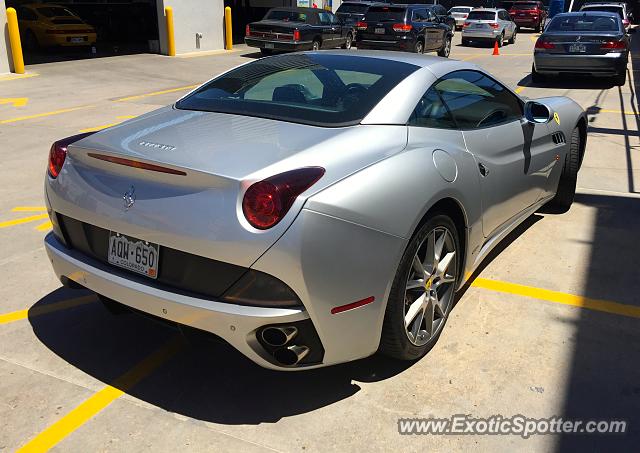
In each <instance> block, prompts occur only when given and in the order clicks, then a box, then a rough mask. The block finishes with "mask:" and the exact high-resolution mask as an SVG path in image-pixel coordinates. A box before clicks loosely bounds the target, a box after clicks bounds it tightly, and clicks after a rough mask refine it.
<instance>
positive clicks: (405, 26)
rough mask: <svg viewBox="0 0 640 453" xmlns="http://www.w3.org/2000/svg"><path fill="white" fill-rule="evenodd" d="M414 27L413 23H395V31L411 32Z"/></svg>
mask: <svg viewBox="0 0 640 453" xmlns="http://www.w3.org/2000/svg"><path fill="white" fill-rule="evenodd" d="M412 28H413V27H412V26H411V24H393V31H397V32H400V33H409V32H410V31H411V29H412Z"/></svg>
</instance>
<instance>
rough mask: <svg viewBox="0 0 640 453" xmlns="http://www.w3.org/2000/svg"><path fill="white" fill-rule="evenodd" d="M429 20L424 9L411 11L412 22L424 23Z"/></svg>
mask: <svg viewBox="0 0 640 453" xmlns="http://www.w3.org/2000/svg"><path fill="white" fill-rule="evenodd" d="M428 18H429V15H428V14H427V11H426V10H424V9H414V10H413V19H412V20H413V22H425V21H427V19H428Z"/></svg>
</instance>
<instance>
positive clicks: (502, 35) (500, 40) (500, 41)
mask: <svg viewBox="0 0 640 453" xmlns="http://www.w3.org/2000/svg"><path fill="white" fill-rule="evenodd" d="M496 42H497V43H498V47H502V45H503V44H504V32H502V34H501V35H500V36H498V37H497V38H496Z"/></svg>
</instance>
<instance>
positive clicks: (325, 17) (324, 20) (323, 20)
mask: <svg viewBox="0 0 640 453" xmlns="http://www.w3.org/2000/svg"><path fill="white" fill-rule="evenodd" d="M318 17H319V18H320V25H331V17H330V16H329V14H328V13H318Z"/></svg>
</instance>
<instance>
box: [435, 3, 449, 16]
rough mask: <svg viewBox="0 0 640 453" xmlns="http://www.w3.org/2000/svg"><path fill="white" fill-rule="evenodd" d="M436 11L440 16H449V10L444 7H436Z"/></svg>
mask: <svg viewBox="0 0 640 453" xmlns="http://www.w3.org/2000/svg"><path fill="white" fill-rule="evenodd" d="M434 11H435V12H436V14H437V15H438V16H446V15H447V10H446V9H445V8H444V6H442V5H436V7H435V8H434Z"/></svg>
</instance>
